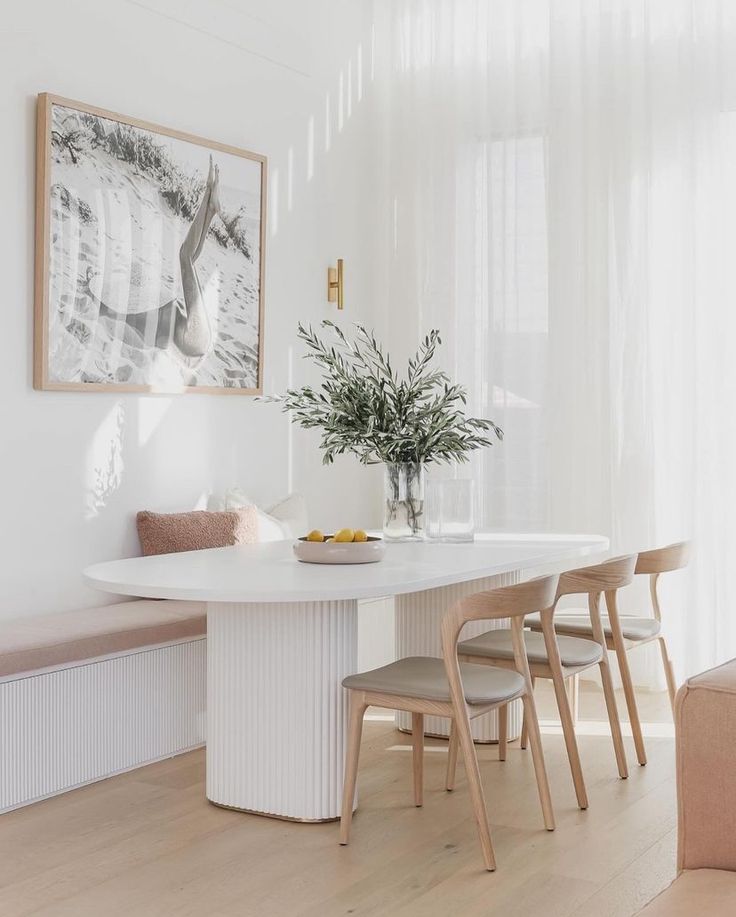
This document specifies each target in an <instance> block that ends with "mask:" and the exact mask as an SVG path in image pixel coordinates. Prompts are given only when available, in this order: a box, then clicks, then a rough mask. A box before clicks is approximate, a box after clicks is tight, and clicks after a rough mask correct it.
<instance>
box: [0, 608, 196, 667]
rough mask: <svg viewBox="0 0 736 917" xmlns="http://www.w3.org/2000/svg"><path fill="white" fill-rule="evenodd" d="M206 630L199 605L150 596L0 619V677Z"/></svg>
mask: <svg viewBox="0 0 736 917" xmlns="http://www.w3.org/2000/svg"><path fill="white" fill-rule="evenodd" d="M206 634H207V615H206V611H205V607H204V605H202V604H201V603H199V602H167V601H163V602H162V601H157V600H155V599H145V600H140V601H136V602H121V603H120V604H118V605H106V606H103V607H102V608H87V609H84V610H82V611H67V612H64V613H62V614H49V615H39V616H35V617H31V618H21V619H20V620H17V621H5V622H0V678H2V677H3V676H6V675H20V674H22V673H28V672H35V671H38V670H39V669H46V668H50V667H54V666H60V665H67V664H69V663H72V662H82V661H84V660H89V659H95V658H96V657H99V656H109V655H111V654H113V653H121V652H125V651H126V650H134V649H138V648H140V647H144V646H155V645H158V644H162V643H170V642H172V641H178V640H186V639H191V638H193V637H204V636H206Z"/></svg>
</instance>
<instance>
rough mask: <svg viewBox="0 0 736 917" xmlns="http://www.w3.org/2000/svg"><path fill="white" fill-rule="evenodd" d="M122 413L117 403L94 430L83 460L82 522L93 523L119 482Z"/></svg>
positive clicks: (120, 404)
mask: <svg viewBox="0 0 736 917" xmlns="http://www.w3.org/2000/svg"><path fill="white" fill-rule="evenodd" d="M124 429H125V410H124V408H123V405H122V402H120V401H118V402H116V403H115V406H114V407H112V408H111V409H110V411H108V413H107V414H106V415H105V417H104V418H103V420H102V422H101V423H100V425H99V427H98V428H97V430H96V432H95V434H94V436H93V437H92V442H91V443H90V445H89V447H88V449H87V455H86V459H85V465H86V471H85V512H84V517H85V519H94V518H95V517H96V516H98V515H99V514H100V510H102V509H104V507H105V506H106V505H107V503H108V500H109V499H110V497H111V496H112V495H113V494H114V493H115V491H116V490H117V489H118V488H119V487H120V485H121V483H122V481H123V472H124V469H125V464H124V462H123V431H124Z"/></svg>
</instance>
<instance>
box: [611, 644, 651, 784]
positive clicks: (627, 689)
mask: <svg viewBox="0 0 736 917" xmlns="http://www.w3.org/2000/svg"><path fill="white" fill-rule="evenodd" d="M614 645H615V648H616V659H617V661H618V668H619V672H620V673H621V683H622V685H623V689H624V697H625V698H626V707H627V709H628V711H629V723H630V724H631V734H632V735H633V737H634V748H635V749H636V759H637V761H638V762H639V764H641V765H642V767H643V766H644V765H645V764H646V763H647V753H646V749H645V748H644V736H643V735H642V733H641V723H640V722H639V710H638V708H637V706H636V694H635V692H634V683H633V681H632V680H631V670H630V669H629V658H628V653H627V652H626V647H625V646H623V645H621V644H616V641H615V639H614Z"/></svg>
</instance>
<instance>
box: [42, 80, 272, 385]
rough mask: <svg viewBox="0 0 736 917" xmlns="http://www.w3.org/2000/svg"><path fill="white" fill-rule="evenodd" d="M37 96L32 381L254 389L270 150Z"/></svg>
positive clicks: (257, 377) (259, 354)
mask: <svg viewBox="0 0 736 917" xmlns="http://www.w3.org/2000/svg"><path fill="white" fill-rule="evenodd" d="M39 106H40V108H39V170H40V176H39V191H40V192H41V195H42V197H41V199H40V200H39V210H38V214H37V216H38V219H39V222H40V226H39V231H38V236H37V244H38V245H39V248H40V250H39V251H37V258H40V259H41V267H40V269H39V266H38V265H37V283H38V284H39V285H40V290H39V291H38V294H40V296H41V303H40V304H39V303H37V310H38V311H37V321H39V320H40V321H39V325H40V334H39V333H38V331H39V328H38V326H37V341H36V346H37V355H36V370H37V373H36V384H37V387H43V388H74V389H79V388H82V389H84V388H95V389H96V388H99V387H100V386H105V387H107V386H114V387H118V388H126V389H132V390H140V389H151V390H157V391H179V390H188V389H204V390H211V391H218V390H223V391H239V392H243V393H255V392H258V391H259V390H260V379H261V359H262V298H263V295H262V265H263V250H262V249H263V237H264V233H263V229H264V203H265V201H264V198H265V193H264V189H265V168H266V167H265V159H264V158H263V157H261V156H257V155H256V154H252V153H248V152H246V151H241V150H234V149H232V148H229V147H224V146H223V145H221V144H215V143H212V144H209V143H208V142H207V141H202V140H200V139H199V138H190V137H188V136H187V135H180V134H177V133H176V132H173V131H168V130H167V129H164V128H160V129H159V128H153V127H152V126H151V125H147V124H143V123H141V122H135V121H132V120H127V119H122V118H121V117H120V116H119V115H112V114H110V113H107V112H101V111H100V110H98V109H92V108H89V107H88V106H82V105H78V103H71V102H68V101H67V100H59V99H56V98H54V97H50V96H41V97H40V99H39ZM38 294H37V295H38ZM39 313H40V314H39Z"/></svg>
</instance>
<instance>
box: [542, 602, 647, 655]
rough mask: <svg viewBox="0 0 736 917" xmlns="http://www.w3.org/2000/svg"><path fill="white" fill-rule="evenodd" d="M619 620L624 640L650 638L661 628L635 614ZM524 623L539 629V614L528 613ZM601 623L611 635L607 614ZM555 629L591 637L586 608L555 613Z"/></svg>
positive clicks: (559, 631) (609, 635)
mask: <svg viewBox="0 0 736 917" xmlns="http://www.w3.org/2000/svg"><path fill="white" fill-rule="evenodd" d="M619 620H620V621H621V633H622V634H623V636H624V640H632V641H635V642H641V641H642V640H652V639H653V638H654V637H657V636H658V635H659V632H660V630H661V629H662V625H661V624H660V623H659V621H658V620H657V619H656V618H639V617H636V616H635V615H620V616H619ZM524 623H525V624H526V626H527V627H532V628H534V630H537V629H538V630H540V631H541V629H542V621H541V618H540V617H539V615H536V614H534V615H529V616H528V617H527V618H526V620H525V622H524ZM601 624H602V625H603V633H604V634H605V635H606V637H613V631H612V630H611V621H610V619H609V617H608V615H601ZM555 631H557V633H558V634H571V635H575V636H578V637H591V638H592V636H593V625H592V624H591V621H590V614H589V613H588V611H587V610H585V611H582V610H581V611H572V612H569V613H558V614H556V615H555ZM560 651H562V644H560ZM529 661H530V662H531V661H532V657H531V656H530V657H529ZM562 664H563V665H564V664H565V663H564V662H563V663H562Z"/></svg>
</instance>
